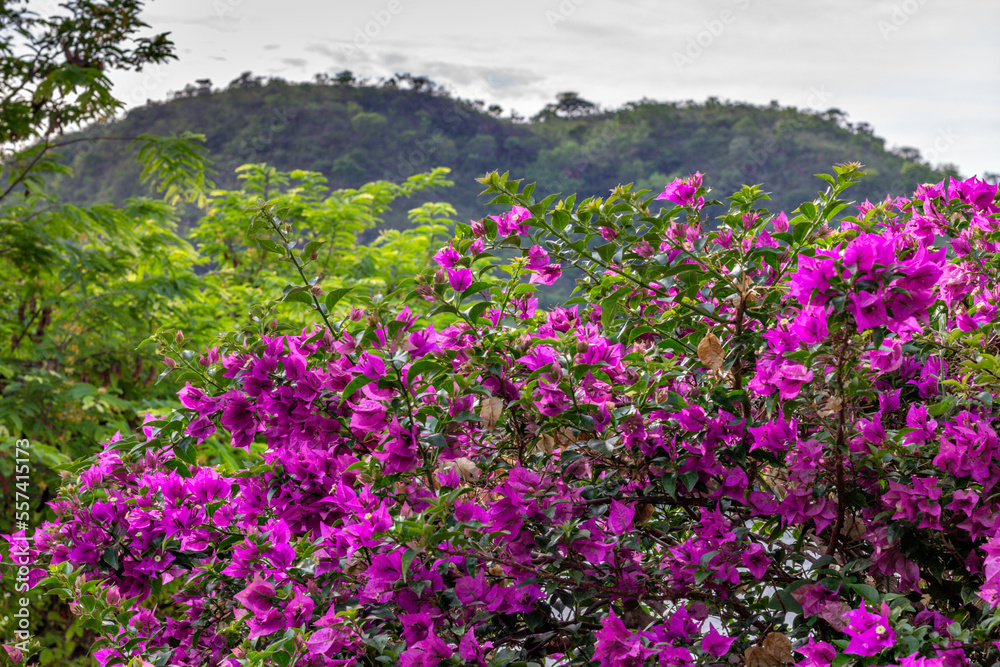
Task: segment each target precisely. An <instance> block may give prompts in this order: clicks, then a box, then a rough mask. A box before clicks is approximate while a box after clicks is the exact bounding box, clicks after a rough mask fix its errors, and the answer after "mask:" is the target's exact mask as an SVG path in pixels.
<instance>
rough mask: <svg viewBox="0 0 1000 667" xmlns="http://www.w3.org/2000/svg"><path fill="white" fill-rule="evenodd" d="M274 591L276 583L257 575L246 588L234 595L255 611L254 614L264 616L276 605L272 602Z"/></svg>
mask: <svg viewBox="0 0 1000 667" xmlns="http://www.w3.org/2000/svg"><path fill="white" fill-rule="evenodd" d="M274 593H275V591H274V584H272V583H271V582H269V581H264V580H263V579H261V578H260V576H256V577H254V579H253V581H252V582H250V584H249V585H248V586H247V587H246V588H244V589H243V590H242V591H240V592H239V593H237V594H236V595H235V596H233V597H235V598H236V599H237V600H238V601H239V602H240V604H242V605H243V606H244V607H246V608H247V609H249V610H250V611H251V612H253V614H254V616H256V617H257V618H262V617H263V616H264V615H265V614H266V613H267V612H268V611H270V610H271V608H272V607H273V606H274V604H273V603H272V602H271V598H273V597H274Z"/></svg>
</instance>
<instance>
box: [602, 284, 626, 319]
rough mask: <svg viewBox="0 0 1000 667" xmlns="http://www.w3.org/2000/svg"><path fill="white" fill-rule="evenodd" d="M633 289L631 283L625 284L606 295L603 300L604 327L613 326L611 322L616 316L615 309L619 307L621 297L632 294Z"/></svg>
mask: <svg viewBox="0 0 1000 667" xmlns="http://www.w3.org/2000/svg"><path fill="white" fill-rule="evenodd" d="M633 289H634V288H633V287H632V286H631V285H624V286H622V287H619V288H618V289H616V290H615V291H614V292H612V293H611V294H610V295H609V296H607V297H605V298H604V300H603V301H601V327H602V328H604V329H607V328H608V327H609V326H611V322H612V320H613V319H614V317H615V311H617V309H618V302H619V301H621V298H622V297H623V296H625V295H626V294H631V293H632V291H633Z"/></svg>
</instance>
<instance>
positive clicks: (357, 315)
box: [349, 306, 365, 322]
mask: <svg viewBox="0 0 1000 667" xmlns="http://www.w3.org/2000/svg"><path fill="white" fill-rule="evenodd" d="M364 316H365V311H363V310H361V309H360V308H358V307H357V306H351V314H350V315H349V317H350V318H351V321H352V322H360V321H361V319H362V318H363V317H364Z"/></svg>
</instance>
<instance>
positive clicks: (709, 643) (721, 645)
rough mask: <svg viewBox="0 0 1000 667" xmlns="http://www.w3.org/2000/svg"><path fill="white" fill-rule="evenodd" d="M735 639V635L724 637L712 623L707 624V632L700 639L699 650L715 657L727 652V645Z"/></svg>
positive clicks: (731, 643) (730, 644)
mask: <svg viewBox="0 0 1000 667" xmlns="http://www.w3.org/2000/svg"><path fill="white" fill-rule="evenodd" d="M734 641H736V637H726V636H724V635H721V634H719V631H718V630H716V629H715V626H714V625H711V624H710V625H709V626H708V632H707V633H705V636H704V637H702V639H701V650H703V651H704V652H705V653H708V654H709V655H711V656H714V657H716V658H721V657H722V656H724V655H726V654H727V653H729V647H730V646H732V645H733V642H734Z"/></svg>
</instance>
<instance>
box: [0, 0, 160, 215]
mask: <svg viewBox="0 0 1000 667" xmlns="http://www.w3.org/2000/svg"><path fill="white" fill-rule="evenodd" d="M142 5H143V3H142V2H140V1H138V0H108V1H107V2H91V1H89V0H69V1H68V2H63V3H61V5H60V10H61V13H60V14H58V15H55V16H49V17H43V16H39V15H38V14H37V13H35V12H32V11H30V10H29V9H28V3H27V2H21V1H18V0H15V1H14V2H5V3H3V4H2V5H0V144H3V145H4V147H5V149H6V150H5V151H4V152H5V153H8V154H7V155H5V156H4V157H5V158H9V165H8V167H7V168H6V169H5V171H6V172H7V173H6V174H5V175H6V178H7V182H8V185H7V187H6V188H5V189H4V190H3V191H2V192H0V200H2V199H3V198H5V197H7V196H8V195H10V193H11V192H12V191H13V189H14V187H15V186H17V185H18V184H19V183H21V182H22V181H23V180H24V179H25V178H26V177H27V176H28V175H29V174H30V173H31V172H32V170H34V169H35V168H36V167H39V163H41V162H42V161H43V160H44V159H45V158H46V157H47V152H48V150H49V149H50V148H52V145H51V144H50V139H51V138H52V137H53V136H55V135H57V134H59V133H60V132H63V131H65V130H66V129H67V128H72V127H74V126H78V125H79V124H82V123H88V122H93V121H95V120H98V119H102V118H108V117H110V116H112V115H113V114H114V113H115V112H117V111H118V110H119V109H120V108H121V107H122V106H123V104H122V102H121V101H120V100H117V99H115V97H114V96H113V95H112V94H111V81H110V79H108V77H107V73H106V72H107V71H109V70H115V69H136V70H139V69H142V67H143V66H144V65H147V64H151V63H162V62H165V61H166V60H167V59H168V58H172V57H174V56H173V44H172V43H171V42H170V41H169V40H168V39H167V35H166V33H164V34H160V35H156V36H154V37H136V36H135V33H136V32H137V31H138V30H140V29H142V28H146V27H148V26H147V25H146V24H145V23H143V22H142V21H141V20H139V13H140V11H141V9H142ZM36 140H40V142H39V145H38V146H35V147H32V148H29V150H28V152H27V153H23V154H17V153H16V152H14V151H13V147H14V146H16V145H18V144H22V145H23V144H24V143H25V142H29V141H36Z"/></svg>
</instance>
